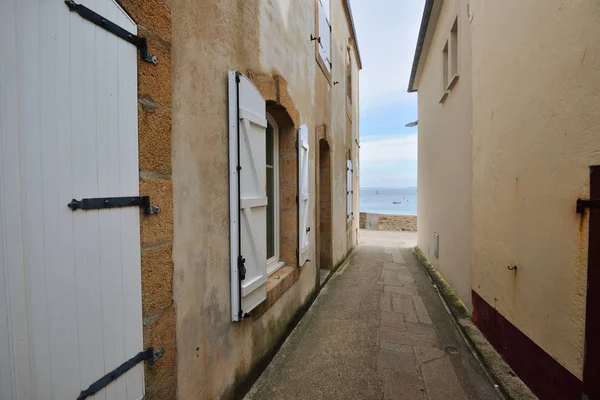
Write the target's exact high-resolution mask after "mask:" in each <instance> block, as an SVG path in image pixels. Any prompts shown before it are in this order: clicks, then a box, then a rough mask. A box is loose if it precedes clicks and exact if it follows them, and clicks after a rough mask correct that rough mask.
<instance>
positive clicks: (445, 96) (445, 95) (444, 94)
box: [440, 90, 449, 103]
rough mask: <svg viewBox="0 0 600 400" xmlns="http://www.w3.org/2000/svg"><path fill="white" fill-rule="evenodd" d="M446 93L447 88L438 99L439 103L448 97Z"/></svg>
mask: <svg viewBox="0 0 600 400" xmlns="http://www.w3.org/2000/svg"><path fill="white" fill-rule="evenodd" d="M448 93H449V92H448V91H447V90H446V91H444V93H443V94H442V98H441V99H440V103H443V102H444V101H445V100H446V98H447V97H448Z"/></svg>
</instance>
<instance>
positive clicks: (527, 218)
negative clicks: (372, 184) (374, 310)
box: [419, 0, 600, 378]
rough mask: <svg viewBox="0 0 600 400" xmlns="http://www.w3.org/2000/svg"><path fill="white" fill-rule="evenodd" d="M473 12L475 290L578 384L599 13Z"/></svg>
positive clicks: (494, 7)
mask: <svg viewBox="0 0 600 400" xmlns="http://www.w3.org/2000/svg"><path fill="white" fill-rule="evenodd" d="M471 12H472V15H473V17H472V18H473V22H472V24H471V29H472V38H473V55H474V58H473V82H474V89H473V114H474V118H473V248H474V259H473V262H474V269H473V289H474V290H475V291H476V292H477V293H478V294H479V295H480V296H482V297H483V298H484V299H485V300H486V301H487V302H488V303H489V304H491V305H492V306H493V307H495V308H497V310H498V311H499V312H500V313H501V314H502V315H503V316H504V317H506V318H507V319H508V320H509V321H510V322H511V323H512V324H514V325H515V326H516V327H517V328H518V329H520V330H521V331H522V332H523V333H525V334H526V335H527V336H528V337H529V338H531V339H532V340H533V341H534V342H536V343H537V344H538V345H539V346H540V347H541V348H542V349H544V350H545V351H546V352H547V353H548V354H550V355H551V356H552V357H554V358H555V359H557V360H558V361H559V362H560V363H561V364H562V365H563V366H565V367H566V368H567V369H568V370H569V371H570V372H571V373H573V374H574V375H575V376H577V377H579V378H581V377H582V368H583V346H584V324H585V296H586V264H587V248H588V245H587V237H588V233H587V223H588V221H587V219H584V220H582V218H580V217H579V216H578V215H577V214H576V213H575V202H576V200H577V199H578V198H584V199H585V198H588V196H589V166H590V165H598V164H600V144H599V137H600V135H599V131H598V126H600V74H599V73H598V66H599V65H600V50H599V47H598V41H597V38H598V37H600V5H599V4H598V2H596V1H593V0H582V1H564V0H547V1H544V2H535V1H534V2H532V1H529V2H527V1H526V2H523V1H517V0H510V1H504V2H489V1H483V0H471ZM509 24H510V29H506V27H507V26H508V25H509ZM420 189H421V188H420ZM419 209H420V210H422V208H419ZM508 265H517V266H518V271H517V273H516V274H514V273H513V272H510V271H508V270H507V266H508Z"/></svg>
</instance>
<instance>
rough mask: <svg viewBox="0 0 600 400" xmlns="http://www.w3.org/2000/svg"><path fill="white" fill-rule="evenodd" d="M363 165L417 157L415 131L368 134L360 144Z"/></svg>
mask: <svg viewBox="0 0 600 400" xmlns="http://www.w3.org/2000/svg"><path fill="white" fill-rule="evenodd" d="M360 146H361V147H360V159H361V164H362V165H363V166H367V165H369V164H381V163H390V162H396V161H399V160H416V159H417V133H416V132H415V133H412V134H409V135H401V136H400V135H382V136H370V137H368V139H366V140H363V141H362V142H361V145H360Z"/></svg>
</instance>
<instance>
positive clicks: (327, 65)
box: [317, 0, 331, 73]
mask: <svg viewBox="0 0 600 400" xmlns="http://www.w3.org/2000/svg"><path fill="white" fill-rule="evenodd" d="M317 4H318V16H317V17H318V32H317V37H318V38H319V39H318V41H317V42H318V57H317V59H318V60H319V61H320V64H321V65H322V67H324V69H325V71H327V73H331V17H330V15H329V0H317Z"/></svg>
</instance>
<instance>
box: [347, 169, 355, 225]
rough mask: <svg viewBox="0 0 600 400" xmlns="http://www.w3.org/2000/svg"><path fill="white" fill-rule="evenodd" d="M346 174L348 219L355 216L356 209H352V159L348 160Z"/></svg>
mask: <svg viewBox="0 0 600 400" xmlns="http://www.w3.org/2000/svg"><path fill="white" fill-rule="evenodd" d="M346 171H347V172H346V174H347V178H348V183H347V185H348V191H347V195H348V202H347V203H348V212H347V214H348V220H351V219H352V218H354V211H353V210H352V197H353V193H354V191H353V188H352V172H353V171H352V160H348V162H347V167H346Z"/></svg>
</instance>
